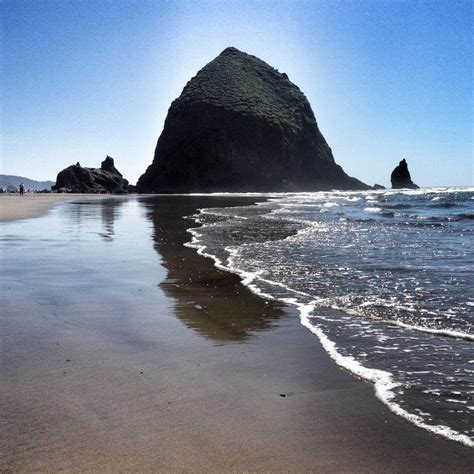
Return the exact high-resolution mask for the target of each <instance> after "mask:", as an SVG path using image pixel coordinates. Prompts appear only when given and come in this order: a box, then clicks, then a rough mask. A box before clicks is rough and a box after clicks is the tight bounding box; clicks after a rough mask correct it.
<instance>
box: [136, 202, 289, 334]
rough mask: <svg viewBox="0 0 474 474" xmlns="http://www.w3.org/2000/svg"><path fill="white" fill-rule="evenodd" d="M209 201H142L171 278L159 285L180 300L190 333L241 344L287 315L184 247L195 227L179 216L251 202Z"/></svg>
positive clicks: (180, 310) (182, 317)
mask: <svg viewBox="0 0 474 474" xmlns="http://www.w3.org/2000/svg"><path fill="white" fill-rule="evenodd" d="M230 199H231V198H229V197H209V196H207V197H204V196H202V197H201V196H199V197H198V196H192V197H191V196H159V197H158V196H157V197H153V198H141V199H140V203H141V205H142V206H143V207H144V208H145V210H146V215H147V217H148V218H149V219H150V220H151V222H152V223H153V228H154V236H153V237H154V241H155V249H156V251H157V252H158V253H159V254H160V255H161V257H162V258H163V266H164V267H165V268H166V269H167V270H168V276H167V278H166V279H165V281H164V282H162V283H161V284H160V286H161V288H162V289H163V290H164V292H165V294H166V295H167V296H169V297H171V298H173V299H174V300H175V313H176V316H177V317H178V318H179V319H180V320H181V321H182V322H183V323H184V324H186V326H187V327H189V328H192V329H195V330H196V331H197V332H198V333H199V334H201V335H203V336H205V337H206V338H210V339H213V340H215V341H218V342H222V343H226V342H238V341H242V340H244V339H246V338H248V337H249V336H250V333H251V332H253V331H261V330H265V329H268V328H270V327H271V325H272V323H273V322H274V321H275V320H276V319H278V318H280V317H282V316H283V315H285V314H286V313H285V312H284V311H283V308H282V305H281V304H280V303H275V302H272V301H266V300H264V299H262V298H260V297H257V296H256V295H254V294H253V293H252V292H251V291H250V290H248V289H247V288H245V287H244V286H243V285H241V283H240V279H239V278H238V277H237V276H236V275H234V274H231V273H228V272H225V271H222V270H218V269H217V268H215V267H214V265H213V262H212V261H211V260H210V259H207V258H203V257H201V256H199V255H198V254H197V252H196V250H194V249H190V248H187V247H184V246H183V244H184V243H185V242H188V241H189V240H190V235H189V234H187V233H186V232H185V230H186V229H187V228H189V227H193V226H195V224H194V222H193V221H191V220H187V219H183V218H182V217H180V216H188V215H191V214H194V213H195V212H196V209H197V208H202V207H218V206H224V205H225V206H228V205H240V204H242V205H244V204H245V205H248V204H250V203H251V202H252V201H251V200H250V199H249V198H243V197H242V198H235V199H233V198H232V203H230Z"/></svg>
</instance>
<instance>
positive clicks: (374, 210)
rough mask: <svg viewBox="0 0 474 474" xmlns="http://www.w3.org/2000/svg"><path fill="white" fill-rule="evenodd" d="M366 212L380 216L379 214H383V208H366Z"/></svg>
mask: <svg viewBox="0 0 474 474" xmlns="http://www.w3.org/2000/svg"><path fill="white" fill-rule="evenodd" d="M364 211H365V212H372V213H374V214H378V213H379V212H382V208H381V207H366V208H365V209H364Z"/></svg>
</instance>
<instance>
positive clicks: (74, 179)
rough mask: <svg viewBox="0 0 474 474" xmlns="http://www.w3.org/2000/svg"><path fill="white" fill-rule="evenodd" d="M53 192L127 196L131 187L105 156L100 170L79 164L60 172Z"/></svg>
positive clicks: (111, 160)
mask: <svg viewBox="0 0 474 474" xmlns="http://www.w3.org/2000/svg"><path fill="white" fill-rule="evenodd" d="M51 189H52V190H53V191H58V192H68V193H94V194H105V193H111V194H127V193H129V192H132V191H133V187H132V186H130V185H129V184H128V181H127V180H126V179H124V178H123V176H122V174H121V173H120V171H119V170H118V169H117V168H115V165H114V159H113V158H111V157H110V156H107V157H106V158H105V160H104V161H103V162H102V163H101V166H100V168H85V167H82V166H81V165H80V164H79V163H77V164H75V165H72V166H69V167H68V168H65V169H64V170H62V171H61V172H60V173H59V174H58V177H57V178H56V184H55V185H54V186H51Z"/></svg>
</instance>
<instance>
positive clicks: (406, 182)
mask: <svg viewBox="0 0 474 474" xmlns="http://www.w3.org/2000/svg"><path fill="white" fill-rule="evenodd" d="M390 181H391V182H392V189H401V188H410V189H418V186H417V185H416V184H415V183H414V182H413V181H412V180H411V176H410V172H409V171H408V164H407V162H406V161H405V159H403V160H402V161H400V163H399V164H398V166H397V167H396V168H395V169H394V170H393V171H392V175H391V176H390Z"/></svg>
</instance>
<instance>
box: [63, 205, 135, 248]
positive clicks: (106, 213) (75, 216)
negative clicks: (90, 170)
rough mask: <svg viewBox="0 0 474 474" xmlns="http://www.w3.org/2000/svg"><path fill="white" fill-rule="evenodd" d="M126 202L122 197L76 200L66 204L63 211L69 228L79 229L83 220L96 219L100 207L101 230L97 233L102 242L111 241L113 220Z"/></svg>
mask: <svg viewBox="0 0 474 474" xmlns="http://www.w3.org/2000/svg"><path fill="white" fill-rule="evenodd" d="M126 202H128V201H127V199H123V198H105V199H100V200H84V201H76V202H75V203H70V204H69V205H66V206H65V208H64V210H63V211H64V213H65V215H66V216H67V217H68V221H69V223H70V224H72V227H71V228H75V229H76V231H79V229H81V227H82V226H83V224H84V222H83V221H87V220H92V221H95V220H96V219H97V216H98V212H97V211H98V210H99V209H100V218H101V222H102V231H101V232H99V235H100V237H101V238H102V239H103V240H104V242H111V241H112V240H113V238H114V236H115V228H114V227H115V221H116V220H118V219H119V218H120V217H121V213H122V207H123V205H124V203H126Z"/></svg>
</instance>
